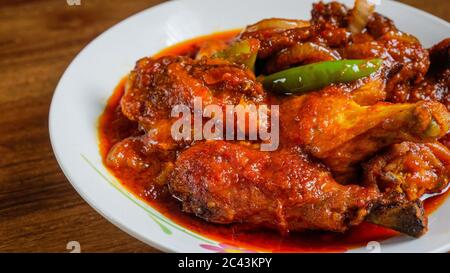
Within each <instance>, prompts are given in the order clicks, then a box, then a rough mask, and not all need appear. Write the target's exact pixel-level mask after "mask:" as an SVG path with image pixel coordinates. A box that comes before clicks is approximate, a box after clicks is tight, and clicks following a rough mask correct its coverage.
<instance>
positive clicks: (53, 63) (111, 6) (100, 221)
mask: <svg viewBox="0 0 450 273" xmlns="http://www.w3.org/2000/svg"><path fill="white" fill-rule="evenodd" d="M160 2H163V1H158V0H133V1H121V0H81V5H80V6H69V5H67V3H66V1H65V0H30V1H26V0H2V1H0V252H69V250H67V249H66V246H67V243H68V242H69V241H78V242H79V243H80V244H81V251H82V252H157V251H158V250H156V249H154V248H152V247H150V246H147V245H145V244H144V243H142V242H140V241H138V240H136V239H134V238H132V237H131V236H129V235H127V234H126V233H124V232H122V231H121V230H119V229H118V228H116V227H115V226H114V225H112V224H111V223H109V222H108V221H106V220H105V219H104V218H103V217H101V216H100V215H99V214H98V213H97V212H95V211H94V210H93V209H92V208H91V207H89V205H87V203H85V202H84V201H83V200H82V199H81V197H80V196H79V195H78V194H77V193H76V192H75V190H74V189H73V188H72V186H71V185H70V184H69V182H68V181H67V179H66V178H65V177H64V175H63V173H62V172H61V170H60V169H59V167H58V164H57V162H56V160H55V157H54V155H53V152H52V148H51V146H50V140H49V134H48V122H47V120H48V110H49V106H50V101H51V98H52V94H53V91H54V89H55V86H56V84H57V83H58V80H59V78H60V77H61V75H62V73H63V72H64V70H65V68H66V67H67V66H68V64H69V63H70V61H71V60H72V59H73V58H74V57H75V55H76V54H77V53H78V52H79V51H80V50H81V49H82V48H83V47H84V46H85V45H87V44H88V43H89V42H90V41H91V40H92V39H94V38H95V37H96V36H97V35H99V34H100V33H102V32H103V31H104V30H106V29H107V28H109V27H111V26H112V25H114V24H115V23H117V22H119V21H121V20H123V19H125V18H126V17H128V16H130V15H132V14H134V13H136V12H138V11H140V10H143V9H146V8H148V7H151V6H154V5H156V4H158V3H160ZM402 2H406V3H408V4H410V5H413V6H415V7H417V8H420V9H423V10H425V11H427V12H430V13H432V14H435V15H437V16H440V17H442V18H444V19H446V20H447V21H449V20H450V1H447V0H427V1H422V0H404V1H402Z"/></svg>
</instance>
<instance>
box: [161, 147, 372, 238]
mask: <svg viewBox="0 0 450 273" xmlns="http://www.w3.org/2000/svg"><path fill="white" fill-rule="evenodd" d="M168 185H169V190H170V191H171V192H172V194H173V195H174V197H175V198H177V199H178V200H180V201H181V202H182V205H183V210H184V211H185V212H190V213H194V214H195V215H196V216H198V217H200V218H202V219H205V220H206V221H209V222H214V223H220V224H230V223H246V224H251V225H255V226H262V227H268V228H276V229H278V230H280V231H282V232H288V231H299V230H305V229H312V230H314V229H318V230H330V231H337V232H343V231H345V230H347V229H348V228H349V227H351V226H353V225H357V224H359V223H361V222H362V221H363V220H364V218H365V216H366V215H367V213H368V211H369V208H370V206H371V204H373V202H375V200H377V199H378V198H379V193H378V191H377V190H376V187H374V186H372V187H361V186H357V185H347V186H344V185H340V184H338V183H337V182H336V181H334V179H333V177H332V176H331V174H330V173H329V172H328V171H327V169H326V168H325V167H324V166H323V165H322V164H320V163H317V162H315V161H314V160H312V159H311V158H310V157H308V156H307V155H306V154H305V153H303V152H302V151H301V150H300V149H297V148H286V149H281V150H278V151H276V152H261V151H259V150H258V149H252V148H250V147H247V146H244V145H241V144H233V143H229V142H223V141H214V142H205V143H200V144H197V145H194V146H193V147H191V148H189V149H187V150H186V151H184V152H183V153H182V154H181V155H180V156H179V157H178V159H177V161H176V162H175V167H174V169H173V171H172V173H171V174H170V175H169V184H168Z"/></svg>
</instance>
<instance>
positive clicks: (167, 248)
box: [48, 0, 450, 252]
mask: <svg viewBox="0 0 450 273" xmlns="http://www.w3.org/2000/svg"><path fill="white" fill-rule="evenodd" d="M189 1H198V0H171V1H167V2H163V3H159V4H157V5H154V6H151V7H148V8H145V9H143V10H141V11H138V12H136V13H133V14H132V15H130V16H128V17H126V18H125V19H123V20H121V21H119V22H118V23H116V24H114V25H112V26H111V27H109V28H107V29H106V30H105V31H103V32H102V33H100V34H99V35H97V36H95V37H94V38H92V39H91V40H90V42H89V43H88V44H87V45H86V46H84V47H83V48H82V49H81V50H80V51H79V52H78V53H77V54H76V55H75V57H74V58H73V59H72V60H71V62H70V64H69V65H68V66H66V68H65V70H64V72H63V74H62V75H61V77H60V79H59V80H58V84H57V85H56V87H55V90H54V92H53V95H52V99H51V103H50V107H49V115H48V130H49V138H50V144H51V147H52V150H53V154H54V155H55V158H56V160H57V162H58V165H59V167H60V169H61V170H62V172H63V173H64V176H65V177H66V178H67V180H68V181H69V183H70V184H71V185H72V187H73V188H74V189H75V190H76V192H77V193H78V194H79V195H80V196H81V198H82V199H83V200H84V201H85V202H86V203H87V204H88V205H89V206H90V207H91V208H93V209H94V210H95V211H96V212H97V213H98V214H100V215H101V216H102V217H104V218H105V219H106V220H108V222H110V223H112V224H113V225H115V226H116V227H118V228H119V229H120V230H121V231H123V232H125V233H127V234H129V235H130V236H132V237H134V238H136V239H138V240H139V241H141V242H143V243H145V244H147V245H149V246H151V247H154V248H156V249H158V250H161V251H164V252H179V250H178V249H176V248H175V247H173V246H172V245H165V244H162V243H160V242H159V241H158V240H155V239H153V238H147V237H144V236H142V235H141V234H139V233H138V232H135V231H134V230H133V229H132V228H128V227H127V226H126V224H123V223H121V222H120V221H117V220H116V219H115V217H114V216H112V215H109V214H108V213H106V212H104V211H103V210H102V209H101V205H99V204H97V201H96V200H93V199H92V198H91V197H89V196H88V195H87V193H86V192H85V191H84V190H83V189H81V187H80V185H78V184H77V183H75V179H74V178H73V176H72V175H71V172H70V171H69V170H68V168H67V166H65V165H64V164H63V163H62V162H63V160H62V158H61V157H62V156H61V155H62V154H63V152H62V151H61V150H58V149H57V148H55V135H54V132H55V111H56V110H55V109H56V107H55V104H56V102H55V97H56V95H57V94H59V93H61V92H63V91H61V90H62V88H61V85H62V83H63V82H64V79H65V78H67V77H68V76H67V75H68V74H69V72H70V70H71V68H72V67H73V66H75V65H76V61H77V59H79V57H80V56H81V55H83V54H84V52H86V51H88V50H89V49H90V48H91V46H92V45H93V43H94V42H95V41H97V40H98V39H101V38H102V37H103V36H105V35H108V34H109V33H110V32H112V31H114V30H115V29H116V28H119V27H120V26H121V25H124V24H127V22H128V21H129V20H131V19H132V18H135V17H138V16H140V15H141V14H143V13H146V12H148V11H149V10H156V9H162V8H164V7H166V6H171V5H175V4H174V3H176V2H189ZM338 1H339V0H338ZM382 1H384V2H389V4H392V5H397V6H398V8H400V9H409V10H411V11H414V12H415V13H417V14H419V15H420V16H422V17H426V18H428V19H429V20H433V21H435V22H437V23H439V24H443V25H445V26H446V27H447V28H449V29H450V23H449V22H447V21H446V20H444V19H442V18H439V17H437V16H434V15H432V14H430V13H428V12H426V11H423V10H420V9H418V8H415V7H412V6H410V5H407V4H405V3H401V2H396V1H391V0H382ZM96 122H97V121H96ZM96 127H97V126H96ZM105 169H106V170H107V168H106V167H105ZM108 174H109V173H108ZM128 192H129V191H128ZM132 195H133V196H134V197H135V198H136V199H138V200H141V199H140V198H139V197H137V196H135V195H134V194H132ZM446 202H450V201H448V200H447V201H446ZM149 206H150V205H149ZM150 207H151V206H150ZM154 210H156V211H158V210H157V209H154ZM168 219H169V220H170V221H172V220H171V219H170V218H168ZM172 222H173V221H172ZM174 224H176V225H178V226H181V227H183V228H185V227H184V226H182V225H179V224H178V223H176V222H174ZM197 234H198V233H197ZM199 235H201V234H199ZM211 240H214V241H215V239H211ZM448 251H450V242H449V243H446V244H443V245H442V246H440V247H438V248H436V249H433V250H431V251H430V252H448Z"/></svg>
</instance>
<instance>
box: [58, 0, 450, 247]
mask: <svg viewBox="0 0 450 273" xmlns="http://www.w3.org/2000/svg"><path fill="white" fill-rule="evenodd" d="M312 2H313V1H312V0H305V1H298V0H271V1H261V0H231V1H230V0H227V1H223V0H209V1H204V0H183V1H170V2H167V3H164V4H161V5H159V6H156V7H153V8H150V9H147V10H145V11H142V12H140V13H138V14H136V15H134V16H132V17H130V18H128V19H126V20H124V21H123V22H121V23H119V24H117V25H116V26H114V27H113V28H111V29H109V30H108V31H106V32H105V33H103V34H102V35H100V36H99V37H98V38H96V39H95V40H94V41H92V42H91V43H90V44H89V45H88V46H87V47H86V48H85V49H84V50H83V51H81V53H80V54H79V55H78V56H77V57H76V58H75V59H74V60H73V62H72V63H71V64H70V66H69V67H68V68H67V70H66V72H65V73H64V75H63V76H62V78H61V80H60V82H59V84H58V86H57V88H56V91H55V93H54V96H53V101H52V105H51V109H50V118H49V119H50V120H49V124H50V126H49V127H50V136H51V142H52V146H53V150H54V152H55V155H56V158H57V160H58V162H59V164H60V166H61V168H62V170H63V171H64V173H65V175H66V176H67V178H68V179H69V181H70V182H71V183H72V185H73V186H74V188H75V189H76V190H77V191H78V193H79V194H80V195H81V196H82V197H83V198H84V199H85V200H86V201H87V202H88V203H89V204H90V205H91V206H92V207H93V208H94V209H96V210H97V211H98V212H99V213H100V214H101V215H103V216H104V217H105V218H107V219H108V220H109V221H110V222H112V223H113V224H115V225H117V226H118V227H119V228H121V229H122V230H124V231H125V232H127V233H129V234H131V235H132V236H134V237H136V238H138V239H139V240H142V241H144V242H146V243H148V244H150V245H152V246H154V247H157V248H159V249H161V250H163V251H171V252H210V251H211V249H216V250H220V249H221V248H222V249H223V250H224V251H227V250H230V251H236V249H227V247H226V246H223V245H221V244H220V242H216V241H214V240H211V239H208V238H205V237H203V236H201V234H195V233H193V232H191V231H189V230H186V229H185V228H183V227H181V226H178V225H176V224H175V223H173V222H171V221H170V220H169V219H167V218H165V217H164V216H162V215H161V214H159V213H158V212H157V211H155V210H154V209H152V208H151V207H149V206H148V205H146V204H144V203H142V202H141V201H139V200H138V199H137V198H134V197H133V196H132V195H131V194H129V193H127V192H126V191H124V190H123V189H122V188H121V187H120V186H117V185H118V184H117V181H116V180H115V178H114V177H112V176H111V175H110V174H109V173H108V171H107V170H106V169H105V167H104V166H103V164H102V162H101V156H100V154H99V149H98V141H97V118H98V117H99V115H100V114H101V113H102V111H103V109H104V107H105V104H106V101H107V99H108V97H109V96H110V95H111V93H112V91H113V89H114V87H115V86H116V84H117V83H118V82H119V80H120V79H121V77H123V76H124V75H125V74H126V73H128V71H130V70H131V69H132V68H133V66H134V63H135V61H136V60H137V59H139V58H141V57H143V56H149V55H152V54H154V53H156V52H158V51H159V50H161V49H163V48H165V47H167V46H169V45H173V44H175V43H177V42H180V41H183V40H186V39H189V38H193V37H196V36H199V35H205V34H209V33H212V32H216V31H221V30H228V29H233V28H239V27H243V26H245V25H247V24H250V23H253V22H256V21H258V20H259V19H262V18H267V17H285V18H300V19H307V18H310V10H311V7H312ZM343 2H344V3H345V4H347V5H348V6H352V4H353V3H352V2H353V1H352V0H349V1H343ZM377 11H378V12H381V13H382V14H384V15H386V16H388V17H390V18H392V19H394V21H395V23H396V25H397V26H398V27H399V28H400V29H401V30H404V31H406V32H409V33H412V34H414V35H416V36H417V37H418V38H419V39H420V40H421V41H422V43H423V44H424V45H425V46H426V47H429V46H431V45H433V44H435V43H437V42H439V41H440V40H442V39H443V38H446V37H447V36H450V35H449V34H450V25H449V23H447V22H445V21H443V20H440V19H438V18H436V17H433V16H431V15H429V14H427V13H425V12H422V11H419V10H417V9H414V8H411V7H408V6H406V5H403V4H400V3H396V2H390V1H385V0H384V1H382V4H381V5H380V6H378V7H377ZM111 185H114V186H116V187H112V186H111ZM449 215H450V202H446V203H445V204H444V205H443V206H442V207H440V208H439V210H438V211H437V212H435V213H434V214H433V215H432V216H431V217H430V224H429V232H428V233H427V234H426V235H425V236H423V237H421V238H420V239H410V238H407V237H401V236H400V237H396V238H393V239H389V240H386V241H383V242H381V251H382V252H442V251H448V250H450V217H449ZM111 240H114V238H111ZM206 245H211V246H213V247H207V246H206ZM205 247H206V248H205ZM353 251H360V252H367V251H369V250H368V249H366V248H360V249H354V250H353Z"/></svg>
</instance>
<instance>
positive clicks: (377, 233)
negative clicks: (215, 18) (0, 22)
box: [99, 30, 450, 252]
mask: <svg viewBox="0 0 450 273" xmlns="http://www.w3.org/2000/svg"><path fill="white" fill-rule="evenodd" d="M238 33H239V31H238V30H233V31H227V32H220V33H216V34H212V35H207V36H202V37H199V38H195V39H192V40H188V41H185V42H182V43H180V44H177V45H175V46H172V47H169V48H167V49H165V50H163V51H161V52H160V53H158V54H156V55H155V57H160V56H165V55H188V56H192V55H193V53H194V52H196V51H197V49H198V48H199V45H200V44H201V43H203V42H205V41H208V40H212V39H214V40H217V39H221V40H225V41H228V40H231V39H232V38H233V37H235V36H236V35H237V34H238ZM125 82H126V79H122V81H121V82H120V83H119V84H118V86H117V87H116V89H115V90H114V93H113V94H112V96H111V97H110V99H109V100H108V104H107V106H106V108H105V110H104V112H103V114H102V115H101V116H100V118H99V143H100V152H101V154H102V156H103V159H104V160H105V158H106V156H107V153H108V151H109V150H110V149H111V147H112V146H113V145H114V144H116V143H117V142H119V141H121V140H122V139H125V138H127V137H129V136H132V135H135V134H137V133H138V130H137V124H135V123H134V122H131V121H129V120H128V119H127V118H125V117H124V116H123V115H122V113H121V112H120V107H119V102H120V98H121V97H122V95H123V92H124V89H125ZM109 170H110V172H111V173H112V174H113V175H114V176H115V177H117V178H118V179H119V181H121V183H122V184H123V186H124V187H125V188H127V189H128V190H129V191H130V192H132V193H133V194H134V195H135V196H137V197H138V198H140V199H141V200H143V201H145V202H147V203H148V204H149V205H151V206H152V207H153V208H155V209H157V210H158V211H159V212H160V213H162V214H163V215H165V216H166V217H168V218H170V219H171V220H172V221H174V222H175V223H177V224H179V225H181V226H183V227H185V228H187V229H189V230H191V231H193V232H195V233H198V234H201V235H203V236H205V237H208V238H210V239H213V240H216V241H219V242H221V243H223V244H227V245H231V246H235V247H239V248H244V249H251V250H253V251H265V252H344V251H346V250H348V249H351V248H356V247H361V246H366V244H367V243H368V242H369V241H382V240H385V239H387V238H390V237H393V236H396V235H398V233H397V232H395V231H392V230H389V229H386V228H382V227H379V226H376V225H373V224H369V223H362V224H361V225H359V226H357V227H354V228H352V229H350V230H349V231H347V232H346V233H344V234H338V233H332V232H324V231H310V232H301V233H291V234H289V235H284V236H283V235H280V234H279V233H278V232H276V231H270V230H260V229H256V230H255V229H251V228H249V227H246V226H244V225H236V224H235V225H218V224H212V223H208V222H206V221H203V220H202V219H200V218H197V217H195V216H193V215H190V214H187V213H183V212H182V211H181V205H180V203H179V202H178V201H177V200H175V198H173V197H171V196H170V194H169V193H168V192H167V190H163V189H164V187H162V188H161V190H160V192H158V191H156V195H158V196H156V198H155V190H154V189H152V191H150V190H149V186H151V185H148V184H149V183H148V181H149V179H148V177H142V175H141V174H139V173H136V172H132V171H124V170H114V169H109ZM449 193H450V190H449V191H447V192H446V193H445V194H442V195H439V196H435V197H432V198H429V199H427V200H426V201H425V209H426V212H427V213H428V214H429V213H432V212H433V211H434V210H435V209H436V208H438V207H439V206H440V205H441V204H442V203H443V202H444V201H445V199H446V197H447V196H448V195H449Z"/></svg>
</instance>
